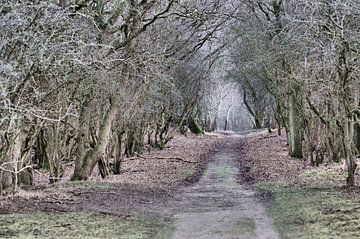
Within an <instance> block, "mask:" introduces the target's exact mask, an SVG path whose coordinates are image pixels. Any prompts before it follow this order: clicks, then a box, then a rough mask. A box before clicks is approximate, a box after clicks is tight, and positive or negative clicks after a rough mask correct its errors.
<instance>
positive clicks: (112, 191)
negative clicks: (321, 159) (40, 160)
mask: <svg viewBox="0 0 360 239" xmlns="http://www.w3.org/2000/svg"><path fill="white" fill-rule="evenodd" d="M174 136H175V137H174V139H173V140H172V141H170V143H169V144H168V145H167V147H166V149H165V150H162V151H158V150H152V151H151V152H148V153H145V154H143V155H142V156H141V157H139V158H133V159H132V160H126V161H125V162H124V163H123V172H122V174H121V175H118V176H110V177H108V178H107V179H101V178H100V177H99V176H98V175H97V173H96V172H95V173H94V175H93V177H92V178H91V180H90V181H87V182H69V181H68V179H69V176H70V172H71V171H72V169H73V168H72V167H73V165H72V164H68V168H67V170H66V174H65V179H64V180H63V182H60V183H57V184H55V185H47V184H46V180H45V178H46V176H47V175H46V174H44V173H41V172H38V173H37V176H36V186H35V187H33V188H30V189H27V190H24V191H21V192H19V193H18V194H16V195H12V196H7V197H2V198H0V238H124V239H125V238H127V239H135V238H137V239H141V238H159V239H161V238H164V239H165V238H166V239H168V238H179V239H181V238H184V239H188V238H189V239H191V238H199V239H201V238H209V239H211V238H225V239H226V238H237V239H241V238H349V239H350V238H359V237H360V234H359V233H360V200H359V199H360V190H359V188H353V189H346V188H344V187H343V185H344V177H345V170H344V169H343V168H342V167H341V165H325V166H322V167H317V168H314V167H311V166H310V165H309V164H308V163H307V162H305V161H303V160H296V159H291V158H290V157H289V156H288V153H287V147H286V140H285V138H284V137H277V136H275V135H272V134H271V135H269V134H267V133H250V134H247V135H246V137H245V136H244V135H234V134H229V135H225V134H211V135H204V136H195V135H192V134H188V136H187V137H185V136H181V135H178V134H176V135H174ZM359 181H360V177H359V172H357V182H359ZM267 215H269V217H268V216H267ZM273 225H274V226H273ZM274 228H275V229H274ZM276 232H278V234H277V233H276Z"/></svg>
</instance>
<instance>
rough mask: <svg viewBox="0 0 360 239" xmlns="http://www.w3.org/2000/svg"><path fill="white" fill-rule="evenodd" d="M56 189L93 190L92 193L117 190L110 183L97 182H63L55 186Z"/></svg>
mask: <svg viewBox="0 0 360 239" xmlns="http://www.w3.org/2000/svg"><path fill="white" fill-rule="evenodd" d="M54 187H55V188H61V189H67V188H71V189H73V188H75V189H81V190H91V191H104V190H106V191H110V190H111V189H114V188H115V185H114V184H112V183H108V182H100V183H99V182H95V181H69V182H61V183H57V184H54Z"/></svg>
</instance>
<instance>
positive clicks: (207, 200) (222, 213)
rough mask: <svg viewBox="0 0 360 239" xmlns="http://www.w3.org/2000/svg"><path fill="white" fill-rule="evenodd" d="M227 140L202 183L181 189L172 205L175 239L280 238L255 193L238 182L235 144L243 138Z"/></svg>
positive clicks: (211, 162) (204, 174)
mask: <svg viewBox="0 0 360 239" xmlns="http://www.w3.org/2000/svg"><path fill="white" fill-rule="evenodd" d="M228 137H229V139H228V140H226V143H224V145H223V147H222V149H220V150H219V152H217V153H215V154H214V155H213V156H212V157H211V158H210V162H209V163H208V166H207V169H206V170H205V172H204V173H203V175H202V177H201V178H200V180H199V182H197V183H196V184H194V185H193V186H190V187H186V188H183V189H181V190H180V191H179V192H178V194H177V196H176V197H175V200H174V201H172V202H171V204H172V205H171V206H172V207H173V208H174V209H175V211H176V215H175V226H176V230H175V234H174V238H175V239H195V238H196V239H220V238H222V239H231V238H233V239H235V238H236V239H242V238H249V239H254V238H259V239H260V238H264V239H265V238H269V239H273V238H278V235H277V233H276V232H275V230H274V229H273V226H272V224H271V221H270V220H269V218H268V217H267V215H266V212H265V207H264V205H263V204H262V203H261V202H259V201H258V200H257V199H256V197H255V193H254V191H252V190H251V189H248V188H246V187H245V186H242V185H240V184H239V183H238V182H237V178H238V176H239V175H238V174H239V169H238V168H237V162H236V160H238V159H239V155H238V154H239V152H234V148H233V144H234V143H238V141H239V140H241V138H240V137H241V136H238V137H234V136H233V137H231V136H228Z"/></svg>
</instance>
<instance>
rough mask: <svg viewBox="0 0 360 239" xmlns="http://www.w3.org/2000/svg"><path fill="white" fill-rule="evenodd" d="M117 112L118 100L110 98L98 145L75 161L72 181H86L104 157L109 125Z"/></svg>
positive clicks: (109, 129)
mask: <svg viewBox="0 0 360 239" xmlns="http://www.w3.org/2000/svg"><path fill="white" fill-rule="evenodd" d="M117 112H118V99H117V98H116V97H111V99H110V107H109V109H108V110H107V112H106V114H105V116H104V118H103V120H102V123H101V126H100V131H99V139H98V143H97V144H96V145H95V148H94V149H91V150H89V151H88V152H87V153H86V154H85V156H84V157H82V158H79V159H77V161H78V163H77V164H75V172H74V175H73V177H72V180H73V181H81V180H87V179H88V177H89V176H90V174H91V172H92V170H93V169H94V167H95V166H96V164H97V163H98V161H99V160H100V159H101V157H105V150H106V147H107V146H108V144H109V140H110V139H109V138H110V132H111V125H112V122H113V120H114V118H115V116H116V114H117Z"/></svg>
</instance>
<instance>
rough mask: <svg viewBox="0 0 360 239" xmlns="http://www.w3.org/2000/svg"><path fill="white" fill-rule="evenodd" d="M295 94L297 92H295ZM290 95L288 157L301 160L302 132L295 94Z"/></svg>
mask: <svg viewBox="0 0 360 239" xmlns="http://www.w3.org/2000/svg"><path fill="white" fill-rule="evenodd" d="M295 92H296V93H297V90H295ZM296 93H291V94H290V96H289V105H288V106H289V108H288V109H289V135H288V137H289V151H290V156H291V157H295V158H302V157H303V152H302V130H301V125H300V120H301V119H300V114H299V108H298V104H297V102H296V99H297V94H296Z"/></svg>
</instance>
